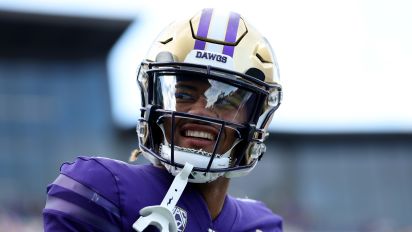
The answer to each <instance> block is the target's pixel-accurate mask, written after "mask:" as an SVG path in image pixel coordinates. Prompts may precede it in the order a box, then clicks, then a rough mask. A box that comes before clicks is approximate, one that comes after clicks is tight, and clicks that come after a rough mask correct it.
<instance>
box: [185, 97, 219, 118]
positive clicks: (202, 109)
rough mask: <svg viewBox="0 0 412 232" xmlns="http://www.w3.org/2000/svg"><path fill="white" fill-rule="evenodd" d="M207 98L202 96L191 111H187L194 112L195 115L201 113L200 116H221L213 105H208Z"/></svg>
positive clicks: (192, 106)
mask: <svg viewBox="0 0 412 232" xmlns="http://www.w3.org/2000/svg"><path fill="white" fill-rule="evenodd" d="M206 106H207V100H206V98H205V97H204V96H201V97H199V98H198V99H197V101H196V102H194V103H193V104H192V105H191V107H190V109H189V111H188V112H187V113H190V114H194V115H199V116H205V117H211V118H219V115H218V114H217V113H216V111H214V110H213V108H211V107H207V108H206Z"/></svg>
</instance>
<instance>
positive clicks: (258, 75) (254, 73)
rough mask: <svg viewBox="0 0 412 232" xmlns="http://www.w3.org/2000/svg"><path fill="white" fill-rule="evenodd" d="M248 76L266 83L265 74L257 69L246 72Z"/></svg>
mask: <svg viewBox="0 0 412 232" xmlns="http://www.w3.org/2000/svg"><path fill="white" fill-rule="evenodd" d="M245 74H246V75H249V76H252V77H254V78H256V79H259V80H261V81H265V74H264V73H263V72H262V71H260V70H259V69H257V68H250V69H248V70H247V71H246V73H245Z"/></svg>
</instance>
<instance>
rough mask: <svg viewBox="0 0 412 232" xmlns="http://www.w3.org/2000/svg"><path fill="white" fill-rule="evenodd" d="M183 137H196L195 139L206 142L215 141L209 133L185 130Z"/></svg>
mask: <svg viewBox="0 0 412 232" xmlns="http://www.w3.org/2000/svg"><path fill="white" fill-rule="evenodd" d="M185 136H188V137H196V138H201V139H208V140H215V137H214V136H213V135H212V134H211V133H207V132H204V131H193V130H187V131H186V132H185Z"/></svg>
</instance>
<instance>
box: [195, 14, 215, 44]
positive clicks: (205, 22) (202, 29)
mask: <svg viewBox="0 0 412 232" xmlns="http://www.w3.org/2000/svg"><path fill="white" fill-rule="evenodd" d="M212 13H213V9H211V8H207V9H203V11H202V16H200V22H199V27H198V28H197V33H196V35H197V37H201V38H206V37H207V32H208V31H209V25H210V20H211V19H212ZM205 46H206V42H205V41H203V40H198V39H196V41H195V49H197V50H204V49H205Z"/></svg>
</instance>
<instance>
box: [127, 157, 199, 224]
mask: <svg viewBox="0 0 412 232" xmlns="http://www.w3.org/2000/svg"><path fill="white" fill-rule="evenodd" d="M192 169H193V165H191V164H189V163H186V164H185V166H184V168H183V169H182V171H181V172H180V173H179V174H177V175H176V176H175V179H174V180H173V182H172V185H170V187H169V190H168V191H167V193H166V196H165V197H164V198H163V201H162V203H161V204H160V205H155V206H147V207H144V208H143V209H141V210H140V212H139V213H140V215H142V216H140V217H139V219H137V221H136V222H135V223H133V229H135V230H136V231H138V232H142V231H143V230H144V229H146V227H148V226H149V225H153V226H156V228H157V229H159V230H160V231H161V232H176V231H177V226H176V221H175V218H174V216H173V214H172V210H173V209H174V207H175V206H176V203H177V201H178V200H179V198H180V196H181V195H182V193H183V190H184V189H185V187H186V185H187V182H188V177H189V175H190V173H191V172H192Z"/></svg>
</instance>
